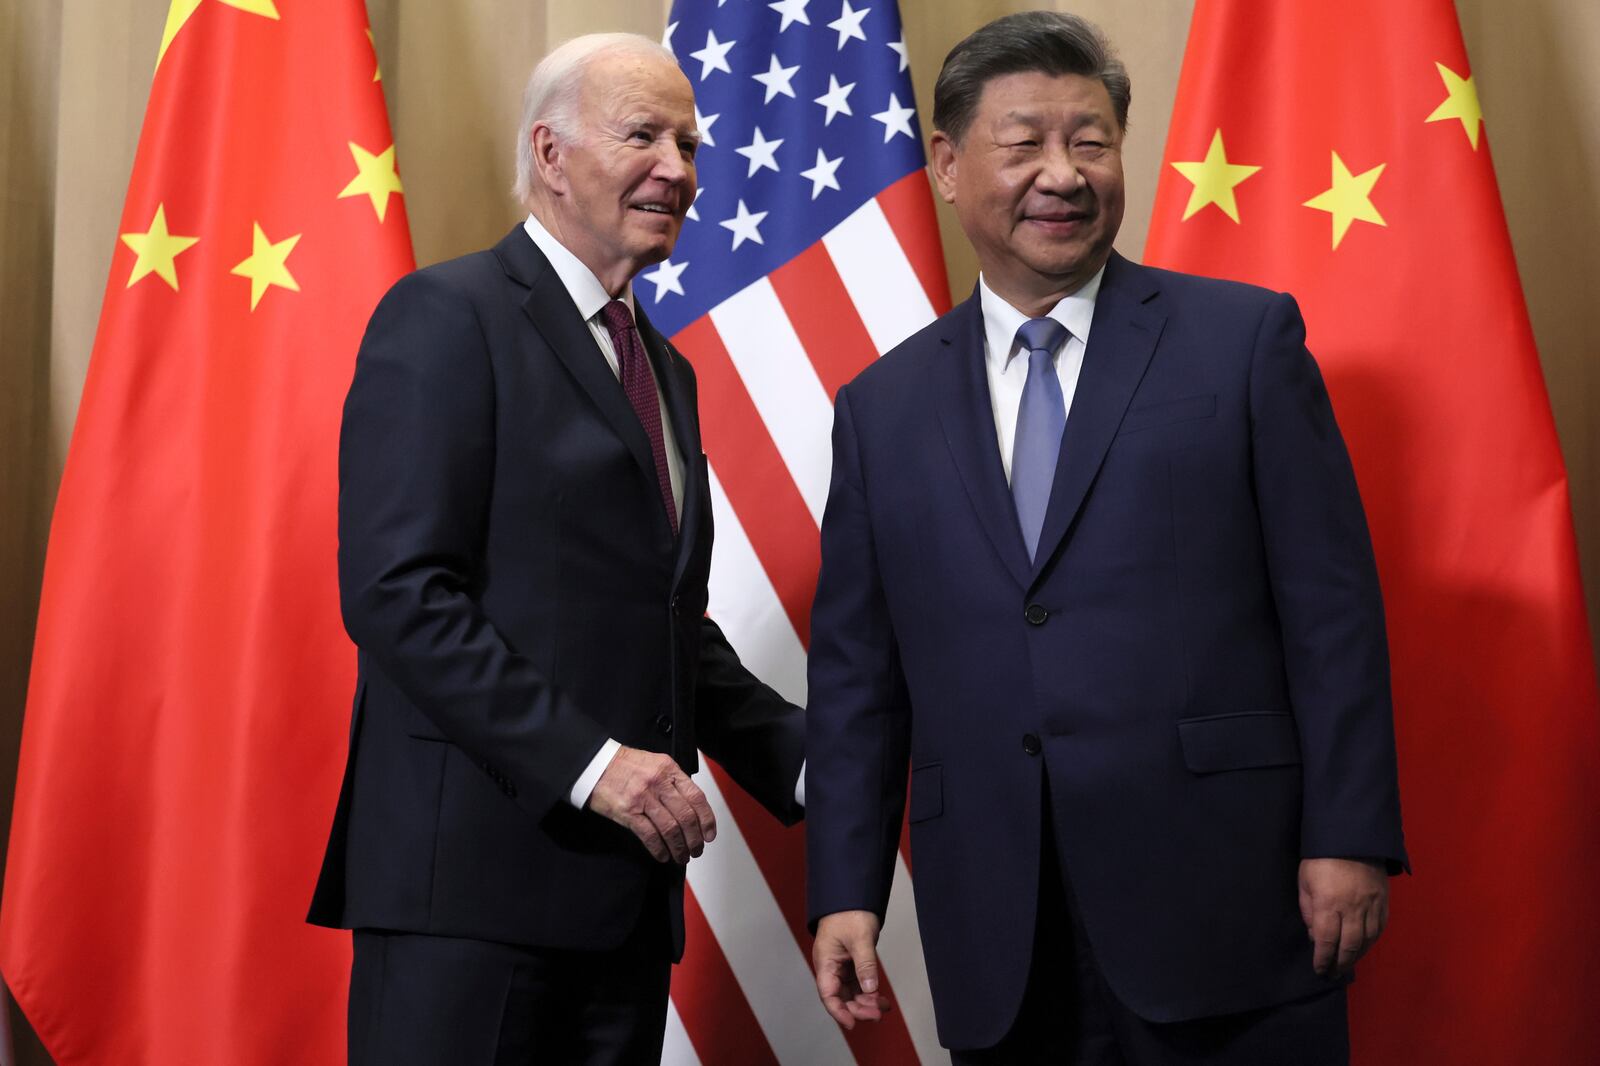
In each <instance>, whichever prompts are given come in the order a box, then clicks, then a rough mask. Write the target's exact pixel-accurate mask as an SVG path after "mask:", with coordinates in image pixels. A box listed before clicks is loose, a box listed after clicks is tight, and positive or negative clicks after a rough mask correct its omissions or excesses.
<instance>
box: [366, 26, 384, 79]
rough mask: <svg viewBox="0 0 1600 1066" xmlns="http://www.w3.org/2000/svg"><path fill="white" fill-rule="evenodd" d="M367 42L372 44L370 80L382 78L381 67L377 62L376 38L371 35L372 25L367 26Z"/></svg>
mask: <svg viewBox="0 0 1600 1066" xmlns="http://www.w3.org/2000/svg"><path fill="white" fill-rule="evenodd" d="M367 43H369V44H370V45H372V80H373V81H382V80H383V67H382V66H380V65H379V64H378V39H377V38H376V37H374V36H372V27H371V26H368V27H367Z"/></svg>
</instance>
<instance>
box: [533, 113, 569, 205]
mask: <svg viewBox="0 0 1600 1066" xmlns="http://www.w3.org/2000/svg"><path fill="white" fill-rule="evenodd" d="M528 138H529V140H531V141H532V142H533V169H534V170H536V171H538V172H539V178H540V179H541V180H542V181H543V182H544V185H545V188H547V189H549V190H551V191H552V192H556V193H560V194H562V195H565V194H566V193H567V192H569V191H570V183H569V182H568V180H567V168H566V153H565V152H564V151H563V148H564V147H565V146H564V145H563V144H562V143H561V139H560V138H559V137H557V136H556V131H555V130H553V129H551V128H550V127H549V126H547V125H545V124H544V123H543V122H535V123H534V124H533V129H531V130H529V131H528Z"/></svg>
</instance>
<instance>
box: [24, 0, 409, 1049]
mask: <svg viewBox="0 0 1600 1066" xmlns="http://www.w3.org/2000/svg"><path fill="white" fill-rule="evenodd" d="M153 29H154V27H152V30H153ZM399 194H400V180H399V177H398V176H397V174H396V172H395V165H394V144H393V141H392V138H391V136H390V133H389V123H388V118H387V116H386V114H385V111H384V103H383V93H382V83H381V81H380V79H379V74H378V70H377V62H376V58H375V56H374V53H373V48H372V44H371V40H370V37H369V34H368V30H367V19H366V13H365V10H364V7H363V5H362V3H361V0H276V2H274V0H173V3H172V8H171V12H170V14H169V15H168V16H167V24H166V27H165V33H164V35H163V39H162V44H161V53H160V59H159V60H158V62H157V66H156V71H155V77H154V80H153V82H152V84H151V89H150V100H149V105H148V108H147V110H146V113H145V121H144V130H143V133H142V135H141V137H140V142H139V150H138V155H137V157H136V159H135V162H134V168H133V177H132V180H131V182H130V183H129V188H128V198H127V202H126V204H125V205H124V208H123V213H122V222H121V225H120V227H119V232H118V234H115V235H113V234H107V235H106V236H107V239H108V240H113V239H114V240H115V241H116V251H115V254H114V256H113V258H112V264H111V278H110V281H109V283H108V285H107V287H106V295H105V302H104V306H103V310H102V312H101V318H100V327H99V333H98V335H97V337H96V340H95V346H94V353H93V357H92V359H91V362H90V367H89V375H88V381H87V383H86V384H85V386H84V392H83V400H82V405H81V408H80V410H79V414H78V420H77V425H76V429H75V432H74V435H73V440H72V447H71V451H70V454H69V457H68V460H67V466H66V472H65V475H64V477H63V480H62V483H61V490H60V496H59V499H58V502H57V504H56V510H55V518H54V522H53V524H52V527H51V531H50V545H49V555H48V561H47V563H46V568H45V579H44V592H43V600H42V603H41V606H40V611H39V625H38V631H37V636H36V639H35V647H34V657H33V672H32V678H31V682H30V685H29V690H28V704H27V712H26V718H25V724H24V730H23V740H22V761H21V766H20V769H19V773H18V783H17V797H16V814H15V817H14V820H13V824H12V833H11V845H10V854H9V856H8V858H7V866H6V879H5V895H4V906H3V908H0V971H3V972H4V976H5V979H6V982H7V983H8V984H9V985H10V987H11V989H12V991H13V992H14V994H15V996H16V998H17V1001H18V1003H19V1004H20V1005H21V1007H22V1009H23V1011H24V1013H26V1014H27V1016H28V1018H29V1020H30V1021H31V1022H32V1023H33V1025H34V1027H35V1028H36V1029H37V1031H38V1033H39V1035H40V1036H41V1038H42V1039H43V1041H44V1043H45V1045H46V1047H47V1048H48V1049H49V1050H50V1052H51V1054H52V1055H53V1056H54V1058H55V1060H56V1061H57V1062H58V1063H60V1064H61V1066H76V1064H84V1063H94V1064H102V1063H103V1064H117V1066H123V1064H143V1063H149V1064H157V1063H159V1064H169V1063H170V1064H179V1063H216V1064H223V1063H226V1064H227V1066H250V1064H255V1063H260V1064H263V1066H265V1064H268V1063H270V1064H273V1066H282V1064H284V1063H295V1064H297V1066H301V1064H313V1066H314V1064H316V1063H335V1062H341V1063H342V1062H343V1061H344V1024H343V1022H344V1012H345V1003H344V1000H345V983H346V981H347V980H348V967H349V941H348V938H347V937H343V936H340V935H339V934H338V933H335V932H330V931H327V930H320V929H314V928H312V927H310V926H308V925H306V924H305V922H304V916H305V912H306V906H307V903H308V901H309V900H310V898H311V888H312V884H313V882H314V880H315V877H316V873H317V869H318V865H319V862H320V858H321V852H322V847H323V844H324V843H325V841H326V839H327V833H328V826H329V824H330V823H331V819H332V812H333V806H334V800H335V797H336V795H337V791H338V786H339V779H340V772H341V767H342V766H343V763H344V755H345V749H346V740H347V729H348V724H349V712H348V707H349V703H348V701H349V699H350V694H351V691H352V688H353V682H354V674H355V669H354V668H355V658H354V651H353V649H352V648H351V646H350V644H349V643H348V640H347V638H346V637H345V635H344V633H343V630H342V627H341V625H340V620H339V607H338V601H337V592H336V582H335V557H334V553H335V507H334V504H335V498H336V493H337V478H336V467H335V456H336V442H337V436H338V431H339V413H340V406H341V403H342V400H343V397H344V392H345V389H346V387H347V386H348V384H349V381H350V377H351V374H352V371H353V368H354V361H355V353H356V347H357V344H358V342H359V340H360V335H361V331H362V328H363V327H364V325H365V323H366V320H367V317H368V314H369V313H370V311H371V309H372V308H373V306H374V305H375V304H376V303H377V301H378V298H379V297H380V296H381V295H382V293H383V292H384V290H385V289H386V288H387V287H388V286H389V285H390V284H391V283H392V282H393V281H394V280H395V279H396V278H397V277H398V276H400V275H401V274H402V273H404V272H406V271H407V270H409V269H410V268H411V266H412V255H411V242H410V237H409V235H408V233H407V228H406V213H405V207H404V203H403V201H402V200H401V199H400V195H399Z"/></svg>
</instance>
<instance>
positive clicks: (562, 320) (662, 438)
mask: <svg viewBox="0 0 1600 1066" xmlns="http://www.w3.org/2000/svg"><path fill="white" fill-rule="evenodd" d="M698 141H699V134H698V132H697V130H696V128H695V114H694V101H693V97H692V95H691V91H690V87H689V84H688V82H687V81H686V80H685V78H684V76H683V74H682V73H681V72H680V71H679V70H678V67H677V64H676V62H675V61H674V59H673V58H672V55H671V53H669V52H667V51H666V50H665V49H663V48H662V47H661V46H660V45H658V44H656V43H655V42H653V41H650V40H648V39H645V38H640V37H633V36H629V35H622V34H608V35H597V36H592V37H586V38H579V39H577V40H575V41H572V42H569V43H568V44H566V45H563V46H562V47H561V48H558V49H557V50H556V51H554V52H553V53H551V55H549V56H548V57H546V59H545V60H544V61H543V62H542V63H540V64H539V66H538V67H537V68H536V69H535V71H534V73H533V76H532V77H531V78H530V80H529V84H528V89H527V92H526V95H525V97H524V106H523V117H522V126H521V130H520V132H519V136H518V166H517V185H516V192H517V196H518V198H519V199H520V200H521V201H522V202H523V204H524V205H525V206H526V207H527V209H528V217H527V220H526V221H525V222H524V223H522V224H519V225H518V226H516V227H515V228H514V229H513V230H512V231H511V232H510V233H509V234H507V236H506V237H505V238H504V239H503V240H501V241H500V243H499V244H497V245H496V246H495V247H494V248H493V249H490V250H488V251H483V252H478V253H476V254H474V255H469V256H466V257H464V258H461V259H457V260H454V261H452V262H448V263H442V264H440V265H438V266H435V267H430V268H428V269H426V270H421V271H418V272H416V273H414V274H412V275H410V276H408V277H406V278H404V279H402V280H401V281H400V282H399V283H398V284H396V285H395V287H394V288H393V289H392V290H391V291H390V292H389V294H388V295H387V296H386V297H385V298H384V300H383V302H382V303H381V304H380V306H379V307H378V309H377V311H376V312H375V313H374V314H373V317H372V322H371V324H370V325H369V326H368V329H367V334H366V337H365V339H364V340H363V342H362V346H361V352H360V355H359V357H358V359H357V362H356V373H355V380H354V383H353V384H352V385H351V388H350V394H349V398H348V400H347V401H346V404H345V412H344V423H343V429H342V433H341V439H340V454H339V582H340V600H341V604H342V608H343V612H344V618H345V624H346V626H347V628H348V629H349V631H350V634H351V636H352V637H353V638H354V640H355V642H356V644H357V645H358V647H359V650H360V657H359V681H358V687H357V692H356V698H355V710H354V721H353V723H352V727H351V741H350V756H349V763H348V768H347V770H346V773H345V779H344V786H343V789H342V792H341V795H340V797H339V806H338V809H337V813H336V815H335V821H334V827H333V833H332V837H331V840H330V842H329V846H328V851H327V857H326V859H325V861H324V865H323V870H322V876H321V878H320V880H319V883H318V885H317V890H316V896H315V899H314V901H313V904H312V909H311V920H312V921H313V922H316V923H318V924H322V925H330V926H335V927H339V928H345V929H354V930H355V934H354V944H355V951H354V963H353V966H352V970H351V982H350V1031H349V1043H350V1062H351V1063H352V1064H353V1066H369V1064H370V1066H378V1064H382V1066H394V1064H414V1066H458V1064H462V1063H483V1064H485V1066H487V1064H490V1063H495V1064H509V1063H517V1064H519V1066H521V1064H526V1063H529V1062H559V1063H596V1064H598V1063H609V1064H617V1066H635V1064H639V1063H647V1062H656V1061H658V1060H659V1057H660V1052H661V1044H662V1034H663V1028H664V1025H665V1017H666V1008H667V986H668V979H669V974H670V968H671V964H672V962H673V961H675V960H676V959H677V958H679V957H680V956H681V954H682V952H683V917H682V894H683V872H684V864H685V863H687V862H689V861H690V859H691V858H692V857H694V856H697V855H699V854H701V851H702V849H703V848H704V847H706V846H711V845H710V842H711V840H712V838H713V837H714V836H715V833H716V825H715V819H714V817H713V814H712V811H711V808H710V806H709V805H708V804H707V802H706V798H705V796H704V795H703V794H702V793H701V791H700V790H699V789H698V788H697V787H696V786H695V785H694V783H693V782H692V781H691V780H690V779H689V776H688V775H689V774H690V773H692V772H693V771H694V770H695V768H696V748H697V747H699V748H701V749H704V750H705V751H706V752H708V753H709V754H711V755H712V756H714V757H715V758H716V759H717V760H718V761H719V762H721V763H722V765H723V766H725V767H726V768H727V769H728V771H729V773H730V774H732V776H733V777H734V778H735V779H736V780H737V781H738V782H739V784H740V785H742V786H743V787H744V788H746V789H747V790H749V791H750V792H751V793H752V794H753V795H754V796H755V797H756V798H757V799H758V800H760V801H761V802H762V803H763V804H764V805H765V806H766V807H767V808H768V809H769V810H771V811H773V812H774V813H775V814H777V815H778V816H780V817H782V818H784V819H785V820H786V821H793V820H795V819H797V818H798V817H799V816H800V813H801V812H800V808H799V805H798V802H797V797H796V794H795V790H796V781H797V779H798V777H799V773H800V767H801V761H802V741H803V735H804V725H803V722H802V717H801V713H800V711H799V709H798V708H796V707H794V706H792V705H790V704H788V703H786V702H785V701H784V700H782V699H781V698H780V697H779V696H778V695H777V694H776V693H774V692H773V691H772V690H771V689H769V688H767V687H766V686H765V685H762V684H761V683H760V682H758V681H757V680H756V679H755V678H754V677H752V676H751V675H750V674H749V672H748V671H746V670H745V669H744V668H743V667H742V666H740V664H739V660H738V657H737V656H736V655H735V654H734V652H733V650H732V648H730V647H729V645H728V642H727V641H726V640H725V639H724V637H723V635H722V633H721V632H720V631H719V630H718V628H717V626H716V625H715V624H714V623H713V622H711V621H710V620H709V619H707V618H706V617H705V609H706V577H707V570H708V567H709V565H710V559H711V535H712V531H711V507H710V496H709V492H708V484H707V472H706V459H705V456H704V455H703V454H702V452H701V448H700V430H699V422H698V416H697V413H696V401H695V379H694V374H693V372H692V371H691V369H690V367H689V364H688V363H687V362H686V361H685V360H684V358H683V357H682V356H681V355H679V354H678V353H677V352H676V351H675V350H673V348H672V346H671V345H670V344H668V343H667V342H666V340H664V339H663V338H662V337H661V336H660V335H659V334H657V333H656V332H655V330H654V329H652V328H651V326H650V324H649V322H648V321H646V319H645V316H644V314H643V311H642V310H641V309H639V308H637V307H636V306H635V305H634V300H633V293H632V287H631V279H632V278H633V276H634V275H635V274H636V273H637V272H638V271H639V270H640V269H641V268H643V267H644V266H646V265H648V264H650V263H656V262H660V261H661V260H662V259H664V258H666V256H667V255H668V253H669V252H670V251H671V250H672V246H673V242H674V241H675V240H676V239H677V235H678V230H679V227H680V225H681V224H682V222H683V218H684V215H685V213H686V211H687V210H688V208H689V206H690V204H692V203H693V202H694V191H695V171H694V156H695V150H696V146H697V144H698Z"/></svg>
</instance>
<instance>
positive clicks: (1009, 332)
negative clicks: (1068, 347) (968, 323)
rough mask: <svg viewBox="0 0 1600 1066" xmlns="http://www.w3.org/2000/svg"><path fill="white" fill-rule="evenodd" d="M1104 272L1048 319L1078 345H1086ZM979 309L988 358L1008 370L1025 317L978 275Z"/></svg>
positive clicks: (1064, 300)
mask: <svg viewBox="0 0 1600 1066" xmlns="http://www.w3.org/2000/svg"><path fill="white" fill-rule="evenodd" d="M1105 273H1106V268H1105V267H1103V266H1102V267H1101V268H1100V269H1099V270H1098V271H1096V272H1095V275H1094V277H1092V278H1090V279H1089V280H1088V281H1087V282H1086V283H1085V284H1084V286H1083V287H1082V288H1080V289H1079V290H1078V291H1077V292H1075V293H1073V294H1072V295H1071V296H1063V297H1062V298H1061V300H1060V301H1059V302H1057V304H1056V305H1055V306H1054V307H1052V308H1051V309H1050V310H1049V312H1048V314H1047V316H1046V317H1049V318H1053V319H1055V320H1056V321H1057V322H1059V323H1061V324H1062V325H1063V326H1066V327H1067V332H1069V333H1071V334H1072V335H1073V336H1074V337H1076V338H1078V341H1079V342H1080V343H1081V344H1084V345H1088V343H1089V325H1090V323H1091V322H1093V321H1094V302H1095V299H1096V297H1098V296H1099V295H1100V280H1101V279H1102V278H1103V277H1105ZM978 306H979V307H980V308H981V309H982V311H983V339H984V341H985V342H986V345H987V349H988V350H987V352H986V354H987V356H988V358H990V359H993V360H997V361H998V362H999V364H1000V366H1001V367H1002V368H1004V367H1006V366H1009V365H1010V363H1011V357H1012V356H1014V355H1016V353H1017V352H1018V351H1019V350H1020V348H1019V346H1018V345H1017V330H1019V329H1021V328H1022V324H1023V323H1024V322H1026V321H1028V316H1027V315H1025V314H1023V313H1022V312H1021V311H1018V310H1017V309H1016V308H1015V307H1012V306H1011V305H1010V304H1009V303H1007V302H1006V301H1005V300H1003V299H1001V298H1000V297H999V296H996V295H995V292H994V290H993V289H991V288H989V283H988V282H987V281H986V280H984V277H983V275H982V274H979V275H978Z"/></svg>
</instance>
